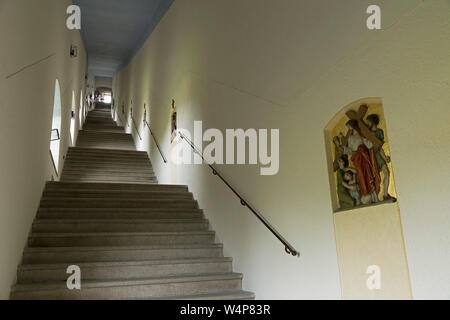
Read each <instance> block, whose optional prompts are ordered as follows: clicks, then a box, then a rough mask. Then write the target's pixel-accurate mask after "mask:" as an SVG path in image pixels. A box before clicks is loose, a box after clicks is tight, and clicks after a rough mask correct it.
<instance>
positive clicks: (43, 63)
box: [0, 0, 86, 299]
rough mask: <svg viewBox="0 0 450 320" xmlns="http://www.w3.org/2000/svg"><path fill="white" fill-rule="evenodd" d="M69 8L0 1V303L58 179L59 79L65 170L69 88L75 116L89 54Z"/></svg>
mask: <svg viewBox="0 0 450 320" xmlns="http://www.w3.org/2000/svg"><path fill="white" fill-rule="evenodd" d="M70 4H71V1H65V0H64V1H61V0H39V1H29V0H2V1H1V2H0V108H1V110H0V114H1V117H0V149H1V157H0V299H7V298H8V297H9V292H10V287H11V285H13V284H14V283H15V277H16V268H17V265H18V264H19V263H20V259H21V256H22V252H23V248H24V247H25V245H26V240H27V237H28V233H29V230H30V227H31V223H32V221H33V219H34V217H35V215H36V210H37V208H38V205H39V200H40V198H41V194H42V190H43V187H44V183H45V181H47V180H50V179H51V176H54V178H55V180H57V179H58V177H57V176H56V174H55V172H54V169H53V165H52V163H51V157H50V153H49V148H50V130H51V125H52V112H53V97H54V87H55V80H56V79H59V81H60V85H61V101H62V112H61V115H62V132H61V159H60V166H59V168H60V171H61V169H62V167H63V165H64V161H63V155H64V154H65V153H66V150H67V148H68V146H69V145H70V133H69V128H70V111H71V103H72V90H75V98H76V102H77V114H76V119H78V105H79V101H80V92H81V89H83V92H85V90H84V75H85V71H86V53H85V50H84V47H83V43H82V41H81V37H80V34H79V31H69V30H68V29H67V28H66V17H67V16H66V8H67V6H68V5H70ZM71 43H72V44H75V45H77V46H78V58H76V59H71V58H70V56H69V48H70V44H71ZM19 71H20V72H19ZM16 72H18V73H17V74H15V75H13V76H11V75H12V74H14V73H16ZM78 123H79V122H78V121H76V125H77V128H76V132H77V131H78Z"/></svg>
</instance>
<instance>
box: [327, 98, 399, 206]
mask: <svg viewBox="0 0 450 320" xmlns="http://www.w3.org/2000/svg"><path fill="white" fill-rule="evenodd" d="M349 122H351V123H349ZM374 125H375V126H374ZM324 135H325V147H326V155H327V165H328V175H329V182H330V194H331V202H332V208H333V212H335V213H336V212H340V211H345V210H352V209H357V208H360V207H366V206H373V205H378V204H383V203H387V202H395V201H396V198H397V192H396V189H395V183H394V174H393V169H392V159H391V157H390V155H391V153H390V149H389V139H388V133H387V128H386V119H385V117H384V110H383V103H382V99H381V98H364V99H360V100H357V101H354V102H352V103H350V104H348V105H347V106H345V107H343V108H342V109H341V110H340V111H339V112H337V113H336V115H335V116H334V117H333V118H332V119H331V120H330V122H329V123H328V124H327V125H326V127H325V129H324ZM350 136H353V137H350ZM358 136H359V137H360V141H359V140H358V139H359V138H358ZM358 145H360V147H358V148H356V147H357V146H358ZM358 198H359V199H358Z"/></svg>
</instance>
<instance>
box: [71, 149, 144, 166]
mask: <svg viewBox="0 0 450 320" xmlns="http://www.w3.org/2000/svg"><path fill="white" fill-rule="evenodd" d="M103 150H105V151H107V150H108V149H103ZM66 160H67V161H72V160H74V161H77V160H78V161H81V162H86V161H88V162H106V163H108V162H119V163H123V164H127V163H146V164H148V162H149V161H150V160H149V158H148V156H147V155H146V156H143V155H111V156H108V155H93V154H92V155H90V154H89V155H83V154H75V155H74V154H69V155H67V157H66Z"/></svg>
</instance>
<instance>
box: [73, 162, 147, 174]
mask: <svg viewBox="0 0 450 320" xmlns="http://www.w3.org/2000/svg"><path fill="white" fill-rule="evenodd" d="M127 168H129V169H135V170H138V169H142V170H151V171H152V172H153V167H152V166H151V165H150V164H145V163H143V164H133V165H130V164H99V163H77V162H72V161H66V163H65V164H64V170H72V169H92V170H93V169H105V170H111V171H121V170H123V169H127Z"/></svg>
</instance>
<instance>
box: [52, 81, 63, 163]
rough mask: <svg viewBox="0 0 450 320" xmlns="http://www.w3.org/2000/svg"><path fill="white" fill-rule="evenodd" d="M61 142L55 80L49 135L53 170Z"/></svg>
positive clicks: (58, 87) (58, 92)
mask: <svg viewBox="0 0 450 320" xmlns="http://www.w3.org/2000/svg"><path fill="white" fill-rule="evenodd" d="M60 142H61V88H60V86H59V81H58V80H56V82H55V93H54V98H53V120H52V129H51V137H50V152H51V154H52V158H53V163H54V164H55V170H56V172H58V165H59V147H60Z"/></svg>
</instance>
